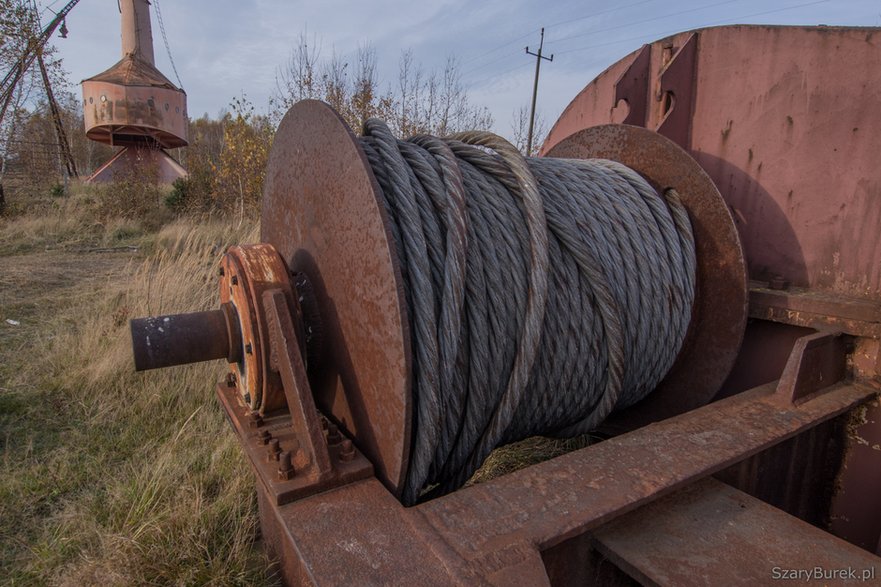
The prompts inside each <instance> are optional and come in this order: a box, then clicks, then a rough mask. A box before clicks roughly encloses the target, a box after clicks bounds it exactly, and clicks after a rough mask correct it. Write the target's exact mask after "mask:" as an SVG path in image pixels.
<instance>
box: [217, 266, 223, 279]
mask: <svg viewBox="0 0 881 587" xmlns="http://www.w3.org/2000/svg"><path fill="white" fill-rule="evenodd" d="M224 273H225V271H224V270H223V265H221V266H220V267H218V269H217V274H218V275H219V276H221V277H223V274H224Z"/></svg>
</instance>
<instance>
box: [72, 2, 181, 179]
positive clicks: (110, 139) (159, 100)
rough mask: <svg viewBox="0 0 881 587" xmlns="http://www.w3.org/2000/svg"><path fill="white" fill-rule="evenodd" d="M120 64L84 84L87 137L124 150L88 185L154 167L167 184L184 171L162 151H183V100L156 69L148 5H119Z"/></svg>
mask: <svg viewBox="0 0 881 587" xmlns="http://www.w3.org/2000/svg"><path fill="white" fill-rule="evenodd" d="M119 7H120V12H121V16H122V59H121V60H119V62H118V63H116V65H114V66H113V67H111V68H110V69H108V70H107V71H105V72H103V73H99V74H98V75H96V76H94V77H90V78H89V79H86V80H83V82H82V83H83V113H84V119H85V126H86V136H87V137H89V138H90V139H92V140H93V141H98V142H99V143H105V144H108V145H114V146H115V145H118V146H121V147H124V148H123V149H122V150H121V151H119V152H118V153H116V155H114V156H113V157H112V158H111V159H110V160H109V161H108V162H107V163H105V164H104V165H102V166H101V167H100V168H99V169H98V170H97V171H96V172H95V173H94V174H93V175H92V177H90V178H89V181H98V182H102V181H112V180H113V178H114V176H115V175H117V174H118V173H131V171H133V170H134V169H135V168H137V167H142V166H145V165H150V166H155V168H156V169H157V170H158V172H159V179H160V181H162V182H164V183H171V182H173V181H174V180H175V179H178V178H180V177H185V176H186V174H187V172H186V170H185V169H184V168H183V167H181V165H180V164H179V163H178V162H177V161H175V160H174V159H173V158H172V157H171V156H170V155H169V154H168V153H166V152H165V149H173V148H176V147H185V146H186V145H187V144H188V141H187V95H186V93H185V92H184V91H183V90H182V89H180V88H178V87H176V86H175V85H174V84H173V83H171V82H170V81H169V80H168V78H166V77H165V76H164V75H162V72H160V71H159V70H158V69H156V66H155V63H154V60H153V32H152V28H151V26H150V2H149V0H120V3H119Z"/></svg>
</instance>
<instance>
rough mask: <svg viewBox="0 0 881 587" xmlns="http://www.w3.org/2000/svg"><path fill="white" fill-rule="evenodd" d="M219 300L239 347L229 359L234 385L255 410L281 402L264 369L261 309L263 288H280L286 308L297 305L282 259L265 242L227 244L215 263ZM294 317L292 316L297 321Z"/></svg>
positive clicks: (275, 382) (266, 350)
mask: <svg viewBox="0 0 881 587" xmlns="http://www.w3.org/2000/svg"><path fill="white" fill-rule="evenodd" d="M220 267H221V272H220V273H221V277H220V301H221V303H223V304H231V305H232V306H233V307H234V308H235V310H236V313H237V314H238V324H239V332H240V333H241V334H240V335H241V349H242V352H241V353H240V354H239V360H238V361H237V362H234V363H230V365H229V368H230V371H231V372H232V373H233V374H234V375H235V377H236V380H237V382H238V388H239V390H240V391H241V393H242V397H243V399H244V401H245V403H246V404H248V406H249V407H250V408H251V409H252V410H255V411H258V412H260V413H261V414H264V413H267V412H272V411H274V410H277V409H279V408H283V407H285V406H286V405H287V402H286V400H285V396H284V389H283V388H282V385H281V379H280V378H279V375H278V373H277V371H276V370H274V369H271V368H270V359H271V357H270V344H269V328H268V325H267V317H266V312H265V310H264V308H263V292H265V291H268V290H270V289H280V290H282V291H283V292H284V294H285V297H286V298H287V300H288V305H289V306H290V308H291V311H292V312H294V313H298V311H299V308H298V305H297V303H296V300H295V298H294V296H293V292H292V288H291V282H290V278H289V276H288V271H287V268H286V267H285V264H284V261H283V260H282V258H281V257H280V256H279V255H278V253H277V252H276V251H275V250H274V249H273V248H272V247H271V246H269V245H266V244H259V245H243V246H236V247H230V248H229V249H228V250H227V252H226V254H225V255H224V256H223V260H222V261H221V264H220ZM299 322H300V320H295V323H299Z"/></svg>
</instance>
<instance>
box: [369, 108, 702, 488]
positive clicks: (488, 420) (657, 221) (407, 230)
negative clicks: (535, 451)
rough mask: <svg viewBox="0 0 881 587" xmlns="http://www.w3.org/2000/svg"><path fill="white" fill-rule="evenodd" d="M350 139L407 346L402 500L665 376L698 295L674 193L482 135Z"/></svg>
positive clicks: (595, 164) (634, 395)
mask: <svg viewBox="0 0 881 587" xmlns="http://www.w3.org/2000/svg"><path fill="white" fill-rule="evenodd" d="M360 140H361V145H362V147H363V149H364V151H365V153H366V155H367V158H368V161H369V163H370V166H371V168H372V170H373V173H374V175H375V177H376V179H377V182H378V183H379V186H380V188H381V192H382V199H383V203H384V205H385V209H386V212H387V214H388V217H389V219H390V225H391V226H390V229H391V233H392V237H393V240H394V243H395V248H396V251H397V254H398V257H399V260H400V264H401V271H402V277H403V282H404V290H405V300H406V306H407V310H408V317H409V320H410V327H411V328H410V331H411V333H412V340H413V394H414V405H415V409H414V415H413V418H414V421H413V445H412V447H411V456H410V463H409V468H408V473H407V480H406V483H405V486H404V491H403V495H402V499H403V501H404V502H405V503H406V504H412V503H415V502H416V501H418V499H419V498H420V496H421V495H423V494H424V492H425V491H426V490H427V489H429V488H433V489H434V492H435V493H441V492H446V491H449V490H452V489H455V488H456V487H459V486H460V485H461V484H462V483H464V482H465V481H466V480H467V479H468V478H469V477H470V476H471V475H472V474H473V473H474V471H475V470H476V469H477V468H478V467H479V466H480V465H481V463H482V462H483V460H484V459H485V458H486V457H487V456H488V455H489V453H490V452H491V451H492V449H493V448H495V447H496V446H499V445H501V444H505V443H509V442H513V441H516V440H520V439H522V438H526V437H528V436H532V435H536V434H542V435H557V436H572V435H576V434H581V433H584V432H587V431H589V430H591V429H593V428H595V427H596V426H597V425H598V424H599V423H600V422H601V421H602V420H603V419H605V418H606V417H607V416H608V415H609V414H610V413H611V412H612V411H613V410H615V409H620V408H623V407H627V406H630V405H632V404H634V403H636V402H637V401H639V400H640V399H642V398H644V397H645V396H646V395H647V394H648V393H649V392H651V391H652V390H653V389H654V388H655V387H656V386H657V384H658V383H659V382H660V381H661V380H662V379H663V377H664V375H665V374H666V373H667V371H668V370H669V369H670V367H671V366H672V364H673V361H674V360H675V358H676V355H677V354H678V351H679V349H680V347H681V345H682V343H683V341H684V339H685V335H686V332H687V330H688V325H689V322H690V318H691V309H692V304H693V301H694V295H695V293H694V289H695V271H696V269H695V267H696V263H695V250H694V240H693V235H692V230H691V224H690V221H689V219H688V215H687V213H686V211H685V209H684V207H683V206H682V204H681V202H680V201H679V197H678V195H677V194H676V192H675V191H673V190H667V191H666V192H665V193H664V194H662V195H659V194H658V193H657V192H656V191H655V190H654V188H652V187H651V186H650V185H649V184H648V183H647V182H646V181H645V180H644V179H643V178H642V177H641V176H639V175H638V174H637V173H636V172H634V171H633V170H631V169H629V168H627V167H625V166H623V165H621V164H618V163H615V162H612V161H607V160H600V159H593V160H566V159H553V158H524V157H522V156H521V155H520V154H519V152H517V150H516V149H515V148H514V147H513V146H511V145H510V144H509V143H507V142H506V141H504V139H501V138H500V137H497V136H496V135H493V134H490V133H482V132H469V133H462V134H459V135H455V136H453V137H451V138H448V139H438V138H436V137H430V136H417V137H414V138H411V139H409V140H408V141H401V140H397V139H395V138H394V136H393V135H392V133H391V131H390V130H389V129H388V127H387V126H386V125H385V124H384V123H382V122H381V121H378V120H369V121H368V122H367V123H366V124H365V128H364V136H363V137H362V138H361V139H360Z"/></svg>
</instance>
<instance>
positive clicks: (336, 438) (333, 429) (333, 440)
mask: <svg viewBox="0 0 881 587" xmlns="http://www.w3.org/2000/svg"><path fill="white" fill-rule="evenodd" d="M326 432H327V444H339V442H340V440H342V438H343V437H342V435H341V434H340V429H339V428H338V427H337V425H336V424H334V423H332V422H330V423H328V425H327V430H326Z"/></svg>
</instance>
